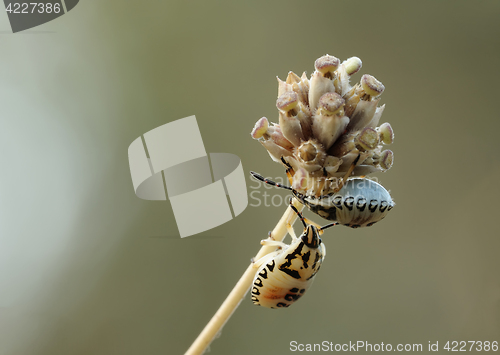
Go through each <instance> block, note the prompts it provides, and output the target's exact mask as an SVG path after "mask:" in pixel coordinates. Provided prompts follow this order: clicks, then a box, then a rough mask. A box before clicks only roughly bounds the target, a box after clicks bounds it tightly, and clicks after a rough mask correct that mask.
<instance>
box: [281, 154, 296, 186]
mask: <svg viewBox="0 0 500 355" xmlns="http://www.w3.org/2000/svg"><path fill="white" fill-rule="evenodd" d="M281 162H282V163H283V164H284V165H285V166H286V170H285V173H286V176H287V177H288V181H289V182H290V185H293V176H294V175H295V171H294V170H293V168H292V166H291V165H290V163H288V162H287V161H286V160H285V158H284V157H283V156H282V157H281Z"/></svg>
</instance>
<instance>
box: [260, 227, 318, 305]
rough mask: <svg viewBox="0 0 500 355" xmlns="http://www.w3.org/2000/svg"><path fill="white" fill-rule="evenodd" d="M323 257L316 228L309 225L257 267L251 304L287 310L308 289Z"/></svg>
mask: <svg viewBox="0 0 500 355" xmlns="http://www.w3.org/2000/svg"><path fill="white" fill-rule="evenodd" d="M325 254H326V249H325V245H324V244H323V243H322V241H321V239H320V237H319V234H318V230H317V228H316V227H315V226H312V225H308V226H307V228H306V230H305V231H304V233H303V234H302V235H301V236H300V237H299V238H297V239H296V241H295V242H293V243H292V244H290V245H288V246H287V247H286V248H283V249H282V250H278V251H276V252H274V253H272V254H270V255H269V258H268V259H267V260H266V261H265V262H264V263H263V264H262V266H260V267H259V269H258V270H257V273H256V275H255V278H254V281H253V286H252V301H253V303H254V304H256V305H259V306H263V307H267V308H283V307H289V306H290V305H291V304H292V303H293V302H295V301H296V300H298V299H299V298H300V297H302V296H303V295H304V292H305V291H306V290H307V289H308V288H309V287H310V286H311V284H312V282H313V280H314V276H315V275H316V273H317V272H318V270H319V268H320V266H321V263H322V262H323V259H324V257H325Z"/></svg>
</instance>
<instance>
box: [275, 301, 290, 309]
mask: <svg viewBox="0 0 500 355" xmlns="http://www.w3.org/2000/svg"><path fill="white" fill-rule="evenodd" d="M289 306H290V305H289V304H286V303H283V302H279V303H278V304H276V307H279V308H281V307H289Z"/></svg>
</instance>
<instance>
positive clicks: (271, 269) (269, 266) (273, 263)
mask: <svg viewBox="0 0 500 355" xmlns="http://www.w3.org/2000/svg"><path fill="white" fill-rule="evenodd" d="M275 266H276V263H275V261H274V259H273V260H272V261H271V262H270V263H269V264H267V268H268V269H269V271H271V272H273V270H274V267H275Z"/></svg>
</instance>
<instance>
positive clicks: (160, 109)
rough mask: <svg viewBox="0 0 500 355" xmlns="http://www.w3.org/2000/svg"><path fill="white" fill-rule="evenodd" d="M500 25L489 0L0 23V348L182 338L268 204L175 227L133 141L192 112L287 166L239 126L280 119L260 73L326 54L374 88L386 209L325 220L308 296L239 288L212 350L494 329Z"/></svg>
mask: <svg viewBox="0 0 500 355" xmlns="http://www.w3.org/2000/svg"><path fill="white" fill-rule="evenodd" d="M499 19H500V2H498V1H474V2H472V1H441V2H431V1H420V2H399V1H386V2H374V1H350V2H348V1H310V2H306V1H277V2H264V1H254V2H229V1H226V2H224V1H211V2H206V1H190V2H181V1H164V2H160V1H152V0H147V1H135V2H131V1H118V0H113V1H96V0H82V1H80V3H79V4H78V5H77V6H76V7H75V8H74V9H73V10H72V11H71V12H69V13H68V14H66V15H64V16H62V17H61V18H59V19H56V20H55V21H52V22H50V23H47V24H45V25H42V26H39V27H36V28H33V29H31V30H28V31H25V32H21V33H18V34H12V33H11V31H10V25H9V23H8V20H7V16H6V14H4V15H2V16H0V20H1V22H0V31H1V33H0V40H1V41H0V46H1V54H0V90H1V95H0V97H1V98H0V112H1V114H0V120H1V128H0V154H1V164H2V170H1V175H0V181H1V185H0V354H1V355H13V354H15V355H24V354H40V355H67V354H82V355H83V354H96V355H101V354H102V355H109V354H120V355H128V354H147V355H149V354H182V353H183V352H184V351H186V350H187V348H188V347H189V345H190V344H191V342H192V341H193V340H194V339H195V337H196V336H197V335H198V333H199V332H200V331H201V330H202V328H203V327H204V326H205V324H206V323H207V321H208V320H209V319H210V317H211V316H212V315H213V313H214V312H215V311H216V310H217V308H218V307H219V305H220V303H221V302H222V301H223V300H224V298H225V296H226V295H227V294H228V293H229V291H230V290H231V288H232V287H233V285H234V284H235V282H236V281H237V280H238V278H239V276H240V275H241V274H242V272H243V271H244V269H245V268H246V267H247V265H248V263H249V260H250V258H251V257H252V256H253V255H254V254H255V253H256V252H257V250H258V248H259V241H260V240H261V239H263V238H265V237H266V236H267V232H268V231H269V230H271V229H272V228H273V226H274V225H275V223H276V221H277V220H278V218H279V217H280V216H281V214H282V213H283V211H284V205H282V206H276V207H263V206H261V207H252V206H249V207H248V208H247V209H246V210H245V212H244V213H242V214H241V215H240V216H238V217H237V218H236V219H234V220H232V221H230V222H229V223H227V224H225V225H222V226H220V227H217V228H215V229H213V230H210V231H207V232H204V233H202V234H199V235H197V236H192V237H188V238H185V239H182V240H181V239H180V238H179V237H178V231H177V227H176V224H175V220H174V217H173V213H172V209H171V207H170V205H169V203H166V202H154V201H144V200H140V199H138V198H137V197H136V196H135V194H134V191H133V187H132V182H131V178H130V173H129V167H128V160H127V148H128V145H129V144H130V143H131V142H132V141H133V140H134V139H135V138H137V137H138V136H140V135H141V134H143V133H145V132H147V131H149V130H151V129H153V128H156V127H158V126H160V125H163V124H165V123H167V122H170V121H173V120H176V119H179V118H183V117H186V116H190V115H196V117H197V120H198V123H199V126H200V129H201V133H202V136H203V140H204V143H205V146H206V149H207V151H208V152H228V153H233V154H236V155H238V156H239V157H240V158H241V159H242V162H243V167H244V169H245V171H246V173H247V178H248V172H249V171H250V170H256V171H259V172H261V173H262V174H264V175H266V176H271V177H280V176H284V174H283V169H282V167H281V166H280V165H279V164H276V163H273V162H272V161H271V160H270V159H269V158H268V155H267V153H266V151H265V150H264V149H263V148H262V147H261V146H260V144H258V143H257V142H256V141H253V140H252V139H251V137H250V135H249V132H250V131H251V129H252V127H253V125H254V123H255V121H256V120H257V119H259V118H260V117H262V116H266V117H268V118H269V119H270V120H271V121H277V110H276V108H275V100H276V93H277V83H276V78H275V77H276V76H279V77H280V78H282V79H284V78H285V77H286V75H287V73H288V71H289V70H293V71H295V72H296V73H298V74H299V75H300V74H301V73H302V71H307V72H308V74H310V73H311V72H312V71H313V64H314V60H315V59H316V58H318V57H319V56H321V55H323V54H326V53H328V54H331V55H335V56H337V57H339V58H340V59H342V60H343V59H346V58H348V57H351V56H358V57H360V58H361V59H362V60H363V68H362V70H361V73H358V74H357V75H356V76H355V78H354V80H356V81H357V80H359V78H360V77H361V75H362V74H365V73H369V74H372V75H374V76H375V77H377V78H378V79H379V80H381V81H382V82H383V83H384V84H385V87H386V91H385V93H384V95H383V98H382V102H383V103H385V104H386V105H387V106H386V110H385V112H384V116H383V118H382V122H386V121H388V122H390V123H391V124H392V126H393V128H394V130H395V133H396V142H395V144H394V145H393V146H392V147H391V149H392V150H393V151H394V152H395V164H394V167H393V168H392V169H391V170H390V171H389V172H387V173H385V174H379V175H378V178H379V179H380V182H381V183H382V184H383V185H384V186H385V187H386V188H387V189H389V190H390V191H391V193H392V195H393V197H394V199H395V201H396V203H397V206H396V208H395V209H393V210H392V211H391V213H390V214H389V215H388V217H387V218H386V219H385V220H384V221H383V222H381V223H379V224H377V225H375V226H373V227H371V228H365V229H358V230H351V229H349V228H344V227H338V228H335V229H332V230H330V231H328V233H325V236H324V241H325V243H326V246H327V249H328V255H327V257H326V259H325V263H324V265H323V267H322V270H321V272H320V273H319V274H318V276H317V278H316V280H315V282H314V285H313V286H312V287H311V289H310V290H309V291H308V293H307V295H306V297H304V298H303V299H301V300H300V302H297V303H296V304H294V305H293V306H292V307H290V308H288V309H284V310H269V309H264V308H260V307H255V306H253V305H252V303H251V301H250V299H249V297H248V296H247V297H246V298H245V300H244V301H243V302H242V303H241V305H240V307H239V309H238V310H237V311H236V312H235V314H234V315H233V317H232V318H231V319H230V320H229V323H228V324H227V325H226V327H225V328H224V329H223V331H222V335H221V337H220V338H219V339H217V340H215V341H214V342H213V344H212V346H211V353H212V354H288V353H291V352H290V342H291V341H297V342H298V343H316V342H321V341H324V340H326V341H331V342H333V343H340V344H343V343H346V342H347V343H348V342H349V341H353V342H355V341H368V342H370V343H372V344H380V343H381V342H384V343H385V344H387V343H390V344H393V346H396V345H397V344H406V343H410V344H414V343H415V344H418V343H420V344H424V352H425V350H426V349H427V344H428V342H429V341H431V342H432V343H435V342H436V341H439V342H440V348H441V351H439V353H445V351H443V350H442V347H443V346H444V344H445V342H446V341H448V340H457V341H470V340H477V341H494V340H496V341H500V275H499V274H500V260H499V257H498V255H499V250H500V233H499V229H500V228H499V216H498V213H499V212H500V208H499V200H500V189H499V185H498V175H499V173H500V164H499V162H500V159H499V157H498V154H499V148H500V143H499V139H498V137H499V130H500V123H499V119H498V112H497V111H498V94H499V90H498V85H499V83H500V76H499V70H498V68H497V65H498V63H499V60H500V55H499V54H500V26H499ZM186 145H189V137H188V136H187V137H186ZM179 149H182V147H179ZM247 182H248V185H249V192H251V191H253V190H255V186H256V183H255V182H253V181H251V180H250V179H248V180H247ZM258 191H260V192H262V193H263V192H264V191H267V192H268V193H273V194H281V196H283V197H284V196H286V195H287V193H286V191H284V192H282V191H277V190H265V189H264V188H263V187H259V188H258ZM254 202H255V201H254V200H252V199H251V200H250V203H254ZM204 208H210V201H193V222H195V221H196V214H198V213H203V209H204ZM308 216H310V217H311V214H308ZM313 219H315V220H317V221H318V218H315V216H313ZM467 349H468V347H467Z"/></svg>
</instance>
